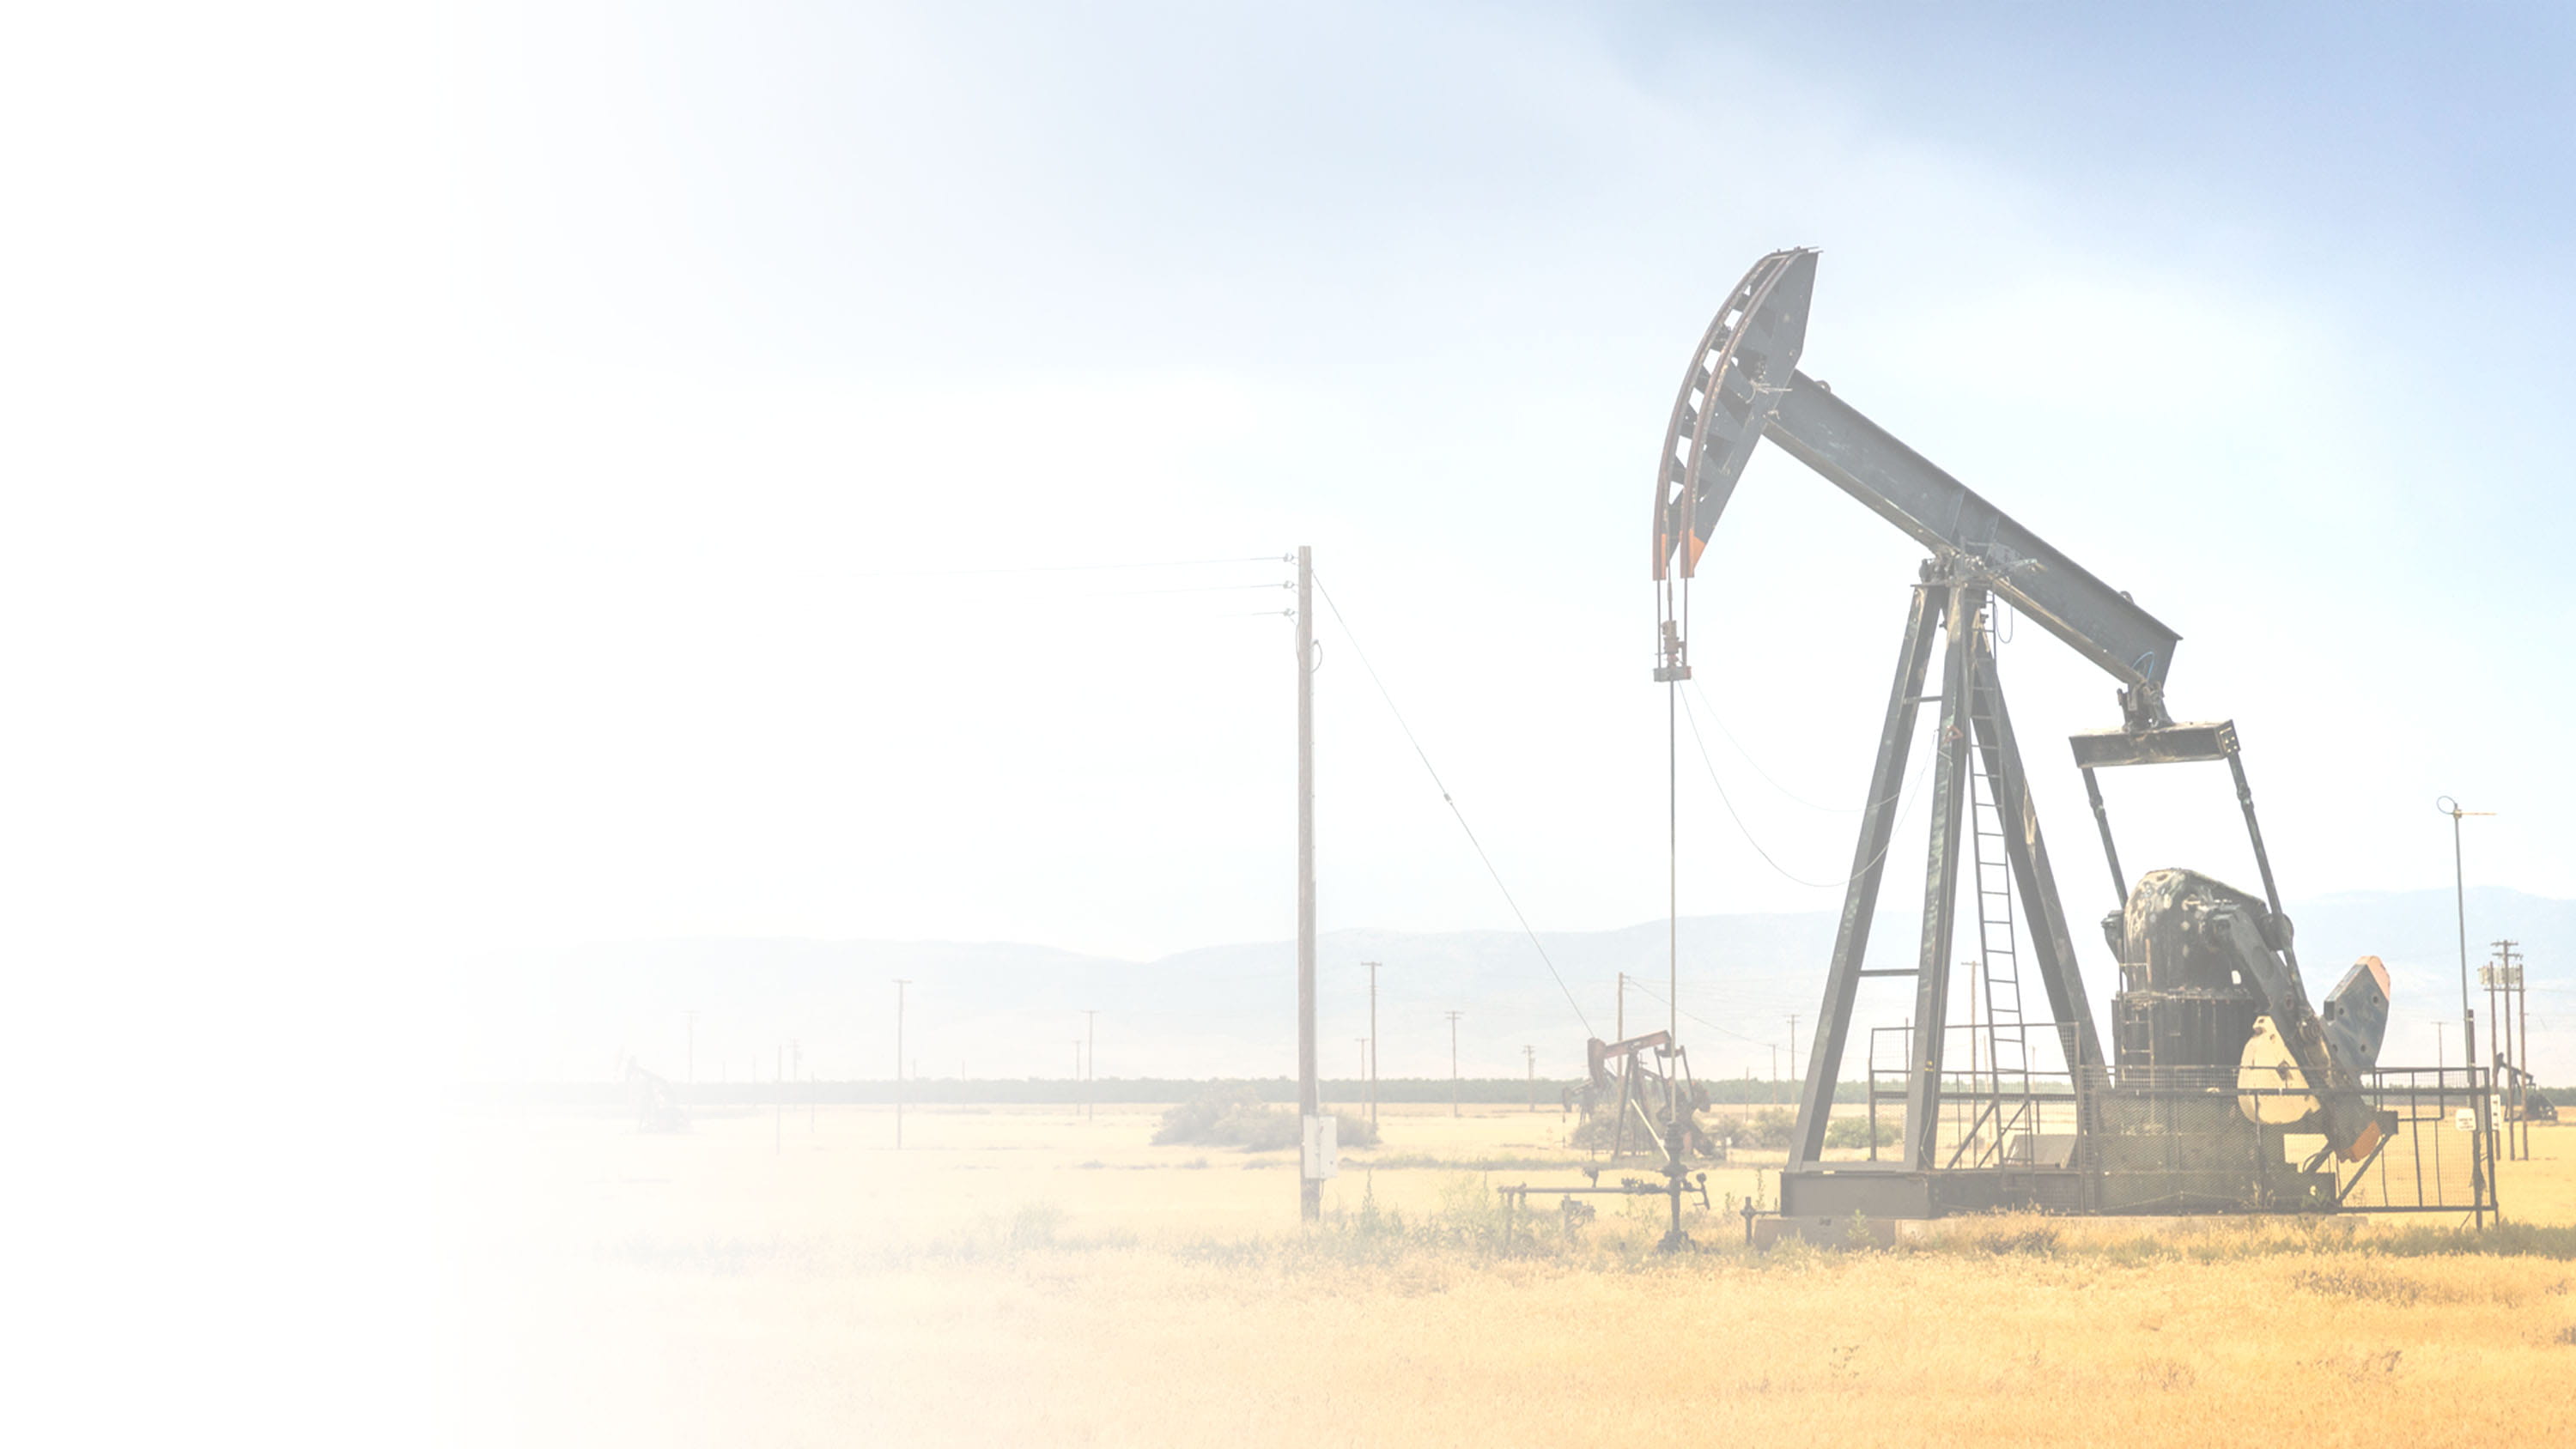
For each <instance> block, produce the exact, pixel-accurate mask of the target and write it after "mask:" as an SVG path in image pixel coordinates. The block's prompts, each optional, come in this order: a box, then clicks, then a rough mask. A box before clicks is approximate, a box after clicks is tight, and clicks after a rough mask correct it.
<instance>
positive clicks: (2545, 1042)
mask: <svg viewBox="0 0 2576 1449" xmlns="http://www.w3.org/2000/svg"><path fill="white" fill-rule="evenodd" d="M2290 914H2291V916H2292V917H2293V919H2294V920H2296V922H2297V923H2298V937H2297V946H2298V951H2299V955H2300V958H2301V962H2302V965H2303V967H2304V968H2305V972H2306V975H2307V979H2308V987H2309V991H2310V993H2311V995H2315V996H2322V995H2323V994H2324V993H2325V992H2326V991H2327V990H2329V989H2331V988H2332V987H2333V985H2334V983H2335V982H2336V981H2337V980H2338V979H2340V977H2341V976H2342V975H2343V973H2344V971H2345V969H2346V968H2347V967H2349V966H2350V964H2351V963H2352V961H2353V960H2354V959H2355V958H2357V957H2359V956H2362V955H2376V956H2378V957H2380V958H2381V959H2383V960H2384V961H2386V962H2387V963H2388V965H2389V968H2390V975H2391V978H2392V982H2393V985H2394V988H2395V992H2394V994H2395V1002H2394V1011H2393V1021H2392V1025H2391V1028H2390V1039H2389V1040H2390V1044H2389V1046H2388V1048H2387V1050H2386V1052H2385V1053H2384V1054H2383V1059H2384V1060H2387V1061H2391V1062H2398V1063H2406V1064H2413V1063H2416V1062H2419V1061H2420V1062H2423V1063H2425V1064H2428V1065H2429V1064H2431V1062H2432V1061H2433V1059H2434V1056H2435V1054H2436V1051H2437V1050H2438V1051H2439V1052H2441V1053H2442V1054H2443V1055H2444V1056H2445V1058H2446V1059H2447V1060H2448V1061H2450V1062H2451V1063H2453V1064H2456V1063H2457V1062H2458V1060H2459V1049H2460V1048H2459V1029H2458V1024H2457V1023H2458V1019H2459V960H2458V955H2459V941H2458V934H2457V928H2456V926H2455V924H2454V917H2453V906H2452V897H2451V894H2450V893H2449V892H2447V891H2408V892H2362V893H2354V894H2346V895H2334V896H2325V897H2320V898H2318V899H2315V900H2311V901H2306V902H2293V903H2292V904H2291V907H2290ZM1916 929H1917V927H1916V923H1915V921H1914V919H1913V918H1912V916H1911V915H1910V914H1908V915H1897V914H1894V913H1890V914H1888V915H1886V916H1883V917H1882V918H1881V919H1880V920H1879V921H1878V923H1877V924H1876V925H1875V926H1874V927H1873V938H1872V950H1871V955H1872V958H1873V961H1874V963H1875V964H1879V965H1896V964H1910V962H1911V957H1912V955H1913V952H1914V949H1915V948H1914V941H1915V933H1916ZM1833 930H1834V918H1833V917H1832V916H1831V915H1830V914H1828V913H1825V912H1800V913H1794V914H1770V915H1759V914H1756V915H1727V916H1698V917H1690V918H1686V919H1684V920H1683V921H1682V922H1681V923H1680V930H1679V939H1680V948H1681V950H1680V955H1681V1000H1680V1006H1681V1011H1682V1013H1683V1015H1682V1017H1681V1021H1680V1025H1681V1032H1682V1039H1683V1040H1684V1042H1685V1043H1687V1044H1688V1045H1689V1046H1690V1049H1691V1053H1692V1059H1693V1062H1694V1064H1695V1065H1696V1067H1697V1069H1698V1070H1699V1072H1700V1073H1701V1074H1702V1075H1704V1076H1712V1075H1722V1076H1740V1075H1746V1074H1750V1075H1753V1076H1756V1077H1768V1076H1770V1075H1772V1073H1773V1072H1774V1070H1775V1068H1774V1062H1775V1060H1776V1061H1777V1062H1778V1064H1779V1065H1778V1066H1777V1068H1776V1070H1777V1071H1778V1073H1779V1074H1780V1075H1782V1076H1795V1075H1796V1074H1797V1072H1798V1071H1799V1069H1800V1067H1799V1066H1793V1065H1791V1053H1790V1051H1789V1049H1788V1048H1789V1045H1790V1032H1791V1030H1792V1024H1791V1017H1792V1016H1793V1015H1794V1016H1795V1017H1796V1025H1795V1030H1796V1032H1797V1037H1796V1044H1797V1049H1798V1051H1799V1052H1800V1053H1803V1052H1804V1051H1805V1049H1806V1047H1807V1045H1808V1043H1809V1041H1810V1040H1811V1034H1812V1030H1813V1026H1814V1013H1815V1011H1816V1004H1817V1000H1818V998H1819V995H1820V993H1821V988H1822V984H1823V976H1824V964H1825V959H1826V956H1827V954H1828V952H1829V951H1830V950H1831V947H1832V942H1833ZM2076 931H2077V943H2076V945H2077V952H2078V955H2079V956H2080V957H2081V958H2082V960H2083V963H2084V969H2085V976H2086V981H2087V985H2088V987H2089V989H2090V992H2091V995H2092V1001H2093V1010H2094V1012H2095V1013H2096V1015H2097V1017H2100V1016H2104V1015H2106V1014H2107V1012H2108V1003H2109V999H2110V993H2111V989H2112V980H2111V964H2110V955H2109V952H2108V950H2107V949H2106V948H2105V946H2104V944H2103V942H2102V940H2101V936H2100V933H2099V931H2098V930H2096V929H2095V928H2094V927H2093V926H2092V923H2091V922H2089V921H2083V920H2079V921H2078V922H2077V923H2076ZM2498 937H2509V938H2512V939H2513V940H2516V941H2518V942H2519V943H2520V948H2519V949H2520V950H2521V951H2522V952H2523V953H2524V956H2525V958H2526V960H2527V963H2528V970H2529V980H2530V983H2531V987H2532V990H2531V995H2530V1002H2531V1014H2532V1021H2531V1047H2532V1056H2533V1059H2534V1061H2535V1063H2536V1064H2537V1066H2538V1069H2539V1070H2540V1072H2541V1075H2542V1076H2543V1077H2544V1078H2545V1079H2547V1080H2550V1081H2553V1082H2562V1083H2564V1082H2571V1081H2576V901H2564V900H2554V899H2548V898H2544V897H2539V896H2532V895H2525V894H2523V893H2521V892H2518V891H2511V890H2503V889H2479V890H2473V891H2471V892H2470V893H2469V956H2470V970H2471V973H2472V974H2471V982H2472V988H2473V991H2475V1004H2476V1009H2477V1011H2478V1014H2479V1017H2480V1019H2481V1022H2482V1023H2483V1022H2484V1020H2485V1018H2486V1014H2487V1006H2486V997H2485V994H2484V992H2483V991H2482V990H2476V989H2475V979H2476V978H2475V971H2476V968H2477V966H2478V965H2479V964H2480V963H2482V962H2484V961H2485V960H2486V959H2487V957H2488V955H2489V944H2488V943H2489V942H2491V941H2493V940H2494V939H2496V938H2498ZM1538 942H1539V944H1538V945H1537V946H1533V944H1532V942H1531V940H1530V938H1529V937H1527V936H1525V935H1522V934H1519V933H1517V932H1510V931H1457V932H1444V933H1434V934H1409V933H1403V932H1394V931H1375V930H1345V931H1333V932H1328V933H1326V934H1325V935H1324V936H1323V937H1322V939H1321V941H1320V942H1319V948H1318V952H1317V958H1318V967H1317V974H1318V1003H1319V1005H1318V1021H1319V1028H1320V1037H1321V1045H1320V1048H1319V1050H1320V1054H1321V1060H1322V1063H1323V1070H1324V1072H1325V1074H1326V1075H1328V1076H1333V1077H1345V1076H1350V1075H1353V1074H1355V1073H1356V1071H1357V1070H1358V1067H1359V1056H1360V1047H1359V1044H1358V1041H1357V1040H1356V1039H1357V1038H1361V1037H1364V1036H1366V1035H1367V1034H1368V1031H1369V1024H1368V1023H1369V1016H1368V972H1367V970H1366V969H1365V967H1363V966H1362V965H1361V964H1360V963H1362V962H1366V961H1371V960H1374V961H1379V962H1382V963H1383V965H1382V966H1381V968H1380V970H1379V973H1378V1039H1379V1054H1378V1055H1379V1060H1378V1067H1379V1071H1380V1073H1381V1074H1382V1075H1384V1076H1387V1077H1445V1076H1447V1075H1448V1074H1449V1070H1450V1040H1451V1038H1450V1030H1451V1028H1450V1023H1449V1021H1448V1019H1447V1017H1446V1015H1445V1013H1447V1012H1449V1011H1451V1010H1456V1011H1458V1012H1459V1013H1460V1017H1459V1020H1458V1022H1457V1027H1456V1032H1457V1037H1456V1040H1457V1052H1458V1065H1459V1069H1460V1070H1461V1071H1462V1072H1463V1073H1464V1074H1465V1075H1467V1076H1471V1077H1480V1076H1481V1077H1499V1076H1516V1075H1519V1074H1520V1073H1521V1072H1523V1071H1524V1070H1525V1069H1526V1064H1527V1062H1528V1058H1525V1057H1524V1055H1523V1051H1522V1048H1523V1047H1524V1046H1525V1045H1526V1046H1530V1047H1534V1048H1535V1049H1536V1069H1537V1071H1538V1072H1539V1073H1540V1074H1541V1075H1549V1074H1555V1075H1560V1076H1564V1075H1571V1074H1573V1073H1574V1072H1575V1071H1577V1070H1579V1069H1580V1063H1581V1052H1582V1043H1583V1039H1584V1037H1585V1036H1587V1035H1599V1036H1603V1037H1608V1036H1610V1035H1612V1033H1613V1031H1614V1030H1615V1028H1616V1023H1617V1020H1618V1018H1619V1015H1620V1013H1619V1007H1618V1000H1617V998H1618V994H1619V993H1618V980H1619V977H1620V974H1621V973H1627V975H1628V976H1629V977H1630V979H1631V985H1630V988H1629V990H1628V993H1627V1005H1626V1024H1627V1026H1628V1028H1629V1029H1630V1030H1631V1031H1642V1030H1646V1029H1649V1028H1651V1027H1654V1026H1660V1025H1663V1024H1664V1022H1665V1020H1666V1010H1667V1009H1666V1007H1665V1005H1664V1002H1663V1000H1662V995H1663V992H1664V988H1665V980H1666V974H1667V969H1668V956H1669V948H1668V927H1667V925H1666V923H1665V922H1662V921H1653V922H1648V923H1645V924H1641V925H1636V926H1630V927H1626V928H1624V929H1620V930H1613V931H1566V932H1545V933H1541V935H1540V936H1539V938H1538ZM1973 942H1974V932H1973V929H1970V930H1968V931H1963V932H1962V933H1961V937H1960V942H1959V951H1960V954H1961V955H1963V956H1964V955H1966V954H1969V953H1970V952H1972V951H1973V949H1974V946H1973ZM1295 958H1296V957H1295V947H1294V944H1293V943H1292V942H1286V941H1268V942H1259V943H1251V944H1243V945H1230V946H1210V947H1205V948H1202V949H1199V950H1194V951H1185V952H1182V953H1180V954H1178V955H1173V956H1166V957H1164V958H1162V959H1160V960H1155V961H1122V960H1115V959H1110V958H1105V957H1099V956H1086V955H1081V954H1077V953H1074V952H1069V951H1061V950H1056V949H1052V948H1049V947H1045V946H1028V945H1014V944H999V943H992V944H961V943H954V942H892V941H811V940H775V939H739V940H666V941H640V942H623V943H607V944H599V945H593V946H588V947H583V948H580V949H577V950H573V951H569V952H565V953H563V954H561V955H560V956H557V957H555V958H553V959H550V960H546V961H540V962H536V963H532V964H529V965H527V966H524V967H522V968H519V969H515V970H512V971H510V972H508V973H506V974H504V975H503V976H501V977H499V978H498V979H495V978H493V977H489V976H483V975H477V976H475V977H473V978H472V979H471V980H470V982H468V983H467V984H466V989H467V990H468V991H469V992H470V993H471V1001H470V1003H469V1006H470V1011H469V1016H470V1019H471V1021H472V1022H473V1027H472V1029H471V1031H470V1033H469V1035H470V1036H471V1037H472V1040H471V1042H470V1043H469V1044H468V1048H467V1052H466V1057H465V1060H464V1061H463V1062H462V1063H461V1064H460V1067H461V1071H462V1073H463V1074H464V1075H466V1076H469V1077H474V1078H479V1079H483V1080H514V1079H515V1080H553V1079H558V1078H570V1079H585V1078H598V1077H605V1076H608V1075H610V1074H611V1073H612V1072H614V1071H615V1070H616V1069H617V1067H618V1064H619V1063H620V1062H622V1061H623V1060H624V1059H625V1058H627V1057H628V1056H630V1055H631V1056H633V1057H635V1058H636V1059H638V1060H640V1061H642V1062H644V1063H645V1064H646V1065H647V1066H650V1067H652V1068H653V1069H655V1070H657V1071H661V1072H663V1073H665V1074H667V1075H671V1076H681V1075H684V1074H686V1073H688V1072H689V1071H691V1070H692V1058H694V1071H695V1073H696V1075H697V1076H698V1077H699V1078H700V1079H702V1080H708V1081H714V1080H719V1079H723V1080H731V1081H741V1080H743V1079H744V1077H745V1075H746V1074H747V1073H749V1072H751V1071H753V1070H754V1069H755V1058H756V1059H757V1061H756V1069H757V1072H758V1074H759V1076H760V1077H761V1078H762V1079H764V1080H766V1079H769V1078H771V1077H772V1076H773V1075H774V1073H775V1071H776V1070H777V1066H778V1063H779V1061H780V1059H781V1058H780V1049H781V1047H782V1044H784V1043H787V1042H789V1041H791V1040H792V1041H794V1042H796V1043H797V1044H798V1046H799V1048H800V1050H801V1061H802V1070H801V1073H800V1075H811V1076H820V1077H826V1078H832V1079H846V1078H884V1077H886V1076H888V1075H890V1074H891V1071H892V1067H893V1061H894V1051H895V997H896V990H895V987H894V985H893V984H892V983H893V981H894V980H895V979H896V978H898V977H902V978H909V979H910V981H911V983H912V984H911V985H910V986H909V987H908V988H906V990H905V1001H906V1011H905V1021H904V1028H905V1034H904V1048H905V1050H904V1055H905V1057H906V1058H907V1059H908V1062H909V1066H908V1070H910V1071H911V1072H912V1073H914V1074H915V1075H927V1076H932V1077H950V1076H967V1077H976V1078H994V1077H1028V1076H1038V1077H1063V1076H1069V1075H1071V1074H1072V1072H1073V1071H1074V1068H1075V1063H1076V1060H1077V1056H1076V1052H1077V1048H1076V1046H1075V1043H1076V1041H1077V1040H1078V1039H1080V1038H1082V1037H1083V1035H1084V1031H1085V1018H1084V1016H1083V1012H1084V1011H1085V1009H1091V1010H1095V1011H1097V1013H1098V1016H1097V1018H1096V1021H1095V1023H1094V1030H1095V1032H1096V1038H1095V1039H1096V1043H1097V1045H1096V1052H1097V1062H1096V1066H1095V1072H1096V1075H1098V1076H1101V1077H1146V1076H1152V1077H1210V1076H1275V1075H1279V1074H1282V1073H1286V1072H1293V1071H1294V1070H1295V1035H1294V1011H1295V1003H1296V997H1295ZM2024 974H2025V975H2028V967H2027V964H2026V963H2025V966H2024ZM2028 999H2029V1001H2030V1002H2031V1003H2032V1005H2031V1008H2030V1010H2031V1014H2032V1015H2033V1016H2037V1015H2039V1014H2040V1006H2039V1003H2040V1001H2041V997H2040V994H2039V991H2038V988H2037V985H2036V983H2035V982H2033V983H2032V984H2031V985H2030V987H2029V990H2028ZM693 1011H694V1012H695V1013H696V1018H695V1024H694V1028H693V1027H692V1026H691V1023H690V1015H689V1014H690V1013H691V1012H693ZM2435 1021H2445V1022H2449V1023H2451V1025H2450V1026H2449V1027H2448V1028H2447V1029H2446V1030H2445V1031H2444V1032H2443V1033H2442V1034H2441V1035H2440V1036H2439V1037H2438V1039H2437V1036H2436V1033H2435V1030H2434V1028H2433V1026H2432V1025H2431V1023H2433V1022H2435ZM1888 1024H1890V1025H1893V1024H1895V1023H1894V1022H1893V1021H1890V1022H1889V1023H1888ZM2480 1035H2481V1039H2482V1040H2483V1038H2484V1036H2485V1028H2484V1026H2483V1025H2482V1026H2481V1029H2480ZM2437 1040H2438V1045H2437ZM1858 1050H1860V1046H1859V1044H1858V1043H1855V1046H1854V1052H1855V1053H1857V1051H1858ZM1858 1062H1859V1058H1858V1056H1857V1055H1856V1054H1855V1055H1853V1056H1850V1057H1847V1058H1846V1063H1847V1064H1846V1069H1845V1075H1846V1076H1847V1077H1848V1076H1853V1075H1856V1071H1857V1067H1858ZM1802 1064H1803V1057H1801V1065H1802Z"/></svg>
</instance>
